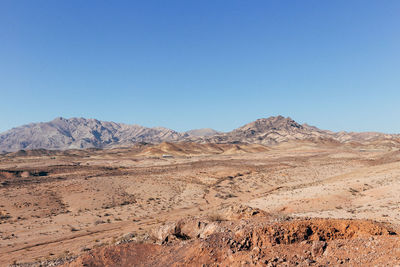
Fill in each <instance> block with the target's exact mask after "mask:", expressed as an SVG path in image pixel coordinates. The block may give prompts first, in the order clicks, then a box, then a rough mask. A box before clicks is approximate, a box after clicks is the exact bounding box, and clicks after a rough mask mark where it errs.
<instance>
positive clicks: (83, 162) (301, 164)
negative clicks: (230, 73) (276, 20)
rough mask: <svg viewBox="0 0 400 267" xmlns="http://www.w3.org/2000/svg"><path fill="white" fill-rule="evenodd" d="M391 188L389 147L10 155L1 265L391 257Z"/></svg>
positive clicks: (398, 162) (3, 186) (190, 147)
mask: <svg viewBox="0 0 400 267" xmlns="http://www.w3.org/2000/svg"><path fill="white" fill-rule="evenodd" d="M399 192H400V152H399V151H398V148H396V147H395V146H388V145H386V144H382V145H379V144H377V145H374V146H371V145H370V146H362V145H360V144H358V145H357V144H346V145H343V144H339V143H335V142H326V143H324V142H321V143H318V144H316V143H311V142H295V143H283V144H281V145H278V146H270V147H267V146H263V145H245V144H224V145H218V144H194V143H178V144H170V143H162V144H160V145H137V146H134V147H131V148H120V149H109V150H94V149H91V150H90V149H88V150H69V151H64V152H59V151H46V150H33V151H25V152H24V151H21V152H16V153H9V154H5V155H3V156H0V223H1V224H0V264H1V265H2V266H8V265H10V264H17V265H18V264H20V265H23V263H31V264H32V265H35V264H36V265H39V264H43V265H46V264H47V265H50V264H56V263H59V264H66V265H70V266H85V265H86V266H94V265H97V266H102V265H114V266H118V265H126V266H132V265H138V266H150V265H159V266H165V265H168V264H169V265H174V264H175V265H195V266H201V264H205V265H210V266H213V265H215V266H216V264H217V263H219V264H220V265H222V266H230V265H237V266H241V265H252V264H253V265H260V266H262V265H270V266H280V265H296V264H298V265H300V266H307V265H317V266H318V265H321V264H322V265H339V264H345V265H354V266H368V265H382V266H386V265H390V266H393V265H395V264H396V263H398V264H400V242H399V241H400V240H399V238H398V236H397V235H396V233H397V231H398V228H399V221H400V208H399V204H400V196H399ZM242 243H243V244H242ZM113 255H114V256H113ZM78 256H79V257H78ZM76 257H78V258H76Z"/></svg>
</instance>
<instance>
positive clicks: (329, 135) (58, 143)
mask: <svg viewBox="0 0 400 267" xmlns="http://www.w3.org/2000/svg"><path fill="white" fill-rule="evenodd" d="M296 140H308V141H313V142H319V141H324V142H326V141H328V142H340V143H351V142H359V143H363V142H374V141H376V140H380V141H382V140H383V141H385V142H387V145H394V144H397V143H398V142H399V140H400V136H399V135H391V134H383V133H374V132H366V133H351V132H350V133H349V132H337V133H336V132H331V131H327V130H321V129H319V128H317V127H314V126H310V125H308V124H299V123H297V122H296V121H294V120H292V119H291V118H289V117H288V118H285V117H283V116H276V117H270V118H264V119H258V120H256V121H254V122H251V123H248V124H246V125H244V126H242V127H239V128H237V129H235V130H233V131H231V132H227V133H221V132H217V131H215V130H213V129H208V128H207V129H197V130H191V131H187V132H184V133H180V132H177V131H174V130H171V129H167V128H163V127H155V128H148V127H143V126H140V125H128V124H122V123H115V122H105V121H99V120H96V119H85V118H71V119H65V118H61V117H60V118H56V119H54V120H53V121H50V122H46V123H31V124H28V125H24V126H20V127H17V128H13V129H11V130H9V131H6V132H4V133H1V134H0V152H13V151H18V150H31V149H52V150H66V149H83V148H111V147H123V146H131V145H133V144H137V143H143V142H144V143H153V144H158V143H162V142H181V141H185V142H197V143H250V144H262V145H274V144H279V143H282V142H288V141H296Z"/></svg>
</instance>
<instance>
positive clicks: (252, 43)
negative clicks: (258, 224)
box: [0, 0, 400, 133]
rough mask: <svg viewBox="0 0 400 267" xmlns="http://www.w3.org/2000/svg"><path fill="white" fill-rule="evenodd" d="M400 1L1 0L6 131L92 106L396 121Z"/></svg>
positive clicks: (88, 113)
mask: <svg viewBox="0 0 400 267" xmlns="http://www.w3.org/2000/svg"><path fill="white" fill-rule="evenodd" d="M399 102H400V1H398V0H393V1H388V0H375V1H370V0H359V1H357V0H355V1H353V0H352V1H349V0H335V1H320V0H312V1H285V0H279V1H278V0H269V1H265V0H262V1H256V0H254V1H245V0H242V1H235V0H229V1H228V0H227V1H222V0H218V1H215V0H210V1H208V0H198V1H187V0H181V1H174V0H169V1H164V0H159V1H151V0H146V1H133V0H132V1H118V0H116V1H109V0H107V1H101V0H95V1H90V0H85V1H82V0H57V1H54V0H48V1H44V0H35V1H32V0H26V1H23V0H0V131H4V130H7V129H9V128H11V127H15V126H19V125H21V124H25V123H29V122H38V121H48V120H52V119H53V118H55V117H58V116H62V117H67V118H68V117H87V118H97V119H100V120H111V121H116V122H124V123H137V124H141V125H144V126H165V127H169V128H172V129H175V130H179V131H183V130H187V129H191V128H202V127H212V128H215V129H217V130H223V131H228V130H231V129H233V128H236V127H238V126H241V125H242V124H244V123H247V122H250V121H253V120H255V119H257V118H262V117H268V116H271V115H278V114H281V115H284V116H291V117H292V118H293V119H295V120H297V121H299V122H301V123H304V122H307V123H309V124H312V125H316V126H318V127H320V128H323V129H330V130H351V131H367V130H374V131H383V132H397V133H400V103H399Z"/></svg>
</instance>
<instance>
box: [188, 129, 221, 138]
mask: <svg viewBox="0 0 400 267" xmlns="http://www.w3.org/2000/svg"><path fill="white" fill-rule="evenodd" d="M185 133H186V134H188V135H189V136H197V137H199V136H213V135H216V134H220V132H218V131H216V130H214V129H211V128H202V129H194V130H190V131H187V132H185Z"/></svg>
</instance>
